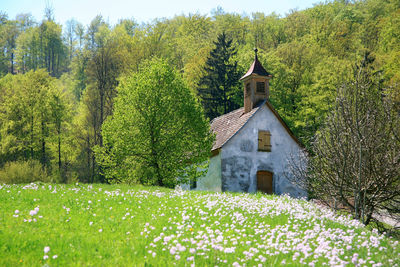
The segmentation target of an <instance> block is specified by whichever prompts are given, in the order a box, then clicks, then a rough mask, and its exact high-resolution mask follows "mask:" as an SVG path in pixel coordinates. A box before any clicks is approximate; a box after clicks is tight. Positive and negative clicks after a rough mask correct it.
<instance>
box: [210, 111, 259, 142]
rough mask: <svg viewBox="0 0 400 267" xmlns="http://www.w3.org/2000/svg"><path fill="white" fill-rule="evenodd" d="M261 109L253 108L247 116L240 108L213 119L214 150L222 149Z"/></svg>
mask: <svg viewBox="0 0 400 267" xmlns="http://www.w3.org/2000/svg"><path fill="white" fill-rule="evenodd" d="M259 108H260V107H256V108H253V109H252V110H251V111H250V112H247V113H245V114H243V112H244V108H239V109H236V110H234V111H232V112H229V113H227V114H224V115H222V116H219V117H217V118H215V119H213V120H212V121H211V130H212V131H213V132H214V133H215V135H216V137H215V143H214V145H213V147H212V150H215V149H218V148H221V147H222V146H223V145H224V144H225V143H226V142H227V141H228V140H229V139H231V137H232V136H234V135H235V133H237V132H238V131H239V130H240V129H241V128H242V127H243V125H245V123H246V122H247V121H248V120H249V119H250V118H251V116H253V114H254V113H256V111H257V110H258V109H259Z"/></svg>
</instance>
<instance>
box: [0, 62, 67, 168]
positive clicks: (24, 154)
mask: <svg viewBox="0 0 400 267" xmlns="http://www.w3.org/2000/svg"><path fill="white" fill-rule="evenodd" d="M0 88H2V92H0V93H2V94H1V95H2V97H1V98H0V155H1V157H0V158H1V161H0V164H2V163H4V161H16V160H33V159H37V160H40V162H41V164H42V166H43V168H44V167H50V163H51V159H52V158H57V162H58V165H59V168H61V146H62V141H63V139H62V136H61V134H62V132H63V126H64V122H65V120H66V115H67V114H66V112H67V109H66V100H65V97H64V95H63V93H62V92H61V90H59V88H58V87H57V86H56V83H55V79H54V78H52V77H50V76H49V74H48V73H47V72H46V71H45V70H43V69H42V70H37V71H30V72H28V73H26V74H17V75H11V74H8V75H7V76H5V77H4V78H2V79H1V80H0ZM52 142H54V143H56V145H55V146H56V147H57V149H55V150H54V154H53V153H51V149H49V147H51V145H52Z"/></svg>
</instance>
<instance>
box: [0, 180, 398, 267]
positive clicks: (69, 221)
mask: <svg viewBox="0 0 400 267" xmlns="http://www.w3.org/2000/svg"><path fill="white" fill-rule="evenodd" d="M70 265H73V266H76V265H78V266H79V265H84V266H121V265H122V266H124V265H125V266H144V265H147V266H301V265H306V266H324V265H325V266H400V244H399V242H398V241H396V240H393V239H388V238H386V237H384V236H382V235H379V234H377V233H376V232H375V231H369V230H367V229H366V228H364V227H363V226H362V225H361V224H360V223H359V222H357V221H355V220H351V219H350V218H349V217H346V216H338V215H335V214H334V213H333V212H331V211H330V210H324V209H322V210H321V209H320V208H318V207H317V206H315V205H314V204H312V203H310V202H307V201H305V200H297V199H292V198H290V197H288V196H280V197H278V196H266V195H262V194H239V193H210V192H208V193H207V192H195V191H189V192H188V191H182V190H180V189H176V190H168V189H162V188H157V187H142V186H135V187H130V186H121V185H119V186H114V185H113V186H111V185H86V184H85V185H83V184H76V185H54V184H29V185H0V266H70Z"/></svg>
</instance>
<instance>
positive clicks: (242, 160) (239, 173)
mask: <svg viewBox="0 0 400 267" xmlns="http://www.w3.org/2000/svg"><path fill="white" fill-rule="evenodd" d="M258 130H267V131H270V133H271V145H272V148H271V152H260V151H258ZM299 150H300V147H299V145H298V144H297V143H296V142H295V141H294V140H293V138H292V137H291V136H290V135H289V133H288V132H287V131H286V129H285V128H284V127H283V126H282V124H281V123H280V121H279V120H278V119H277V118H276V117H275V115H274V114H273V113H272V111H271V110H270V109H269V108H268V107H267V106H266V105H263V106H262V107H261V108H260V110H258V111H257V112H256V113H255V114H254V115H253V117H252V118H251V119H250V120H249V121H248V122H247V123H246V124H245V126H244V127H243V128H242V129H241V130H240V131H239V132H238V133H236V135H234V136H233V137H232V138H231V139H230V140H229V141H228V142H227V143H226V144H225V145H224V146H223V147H222V149H221V152H220V154H219V156H220V157H221V160H220V164H221V189H222V191H233V192H256V191H257V171H260V170H265V171H270V172H272V173H273V174H274V175H273V189H274V193H275V194H284V193H289V194H290V195H292V196H295V197H302V196H306V192H304V191H303V190H300V189H299V188H297V187H296V186H294V185H292V184H291V183H290V182H289V181H288V180H287V179H286V178H285V175H284V172H285V171H287V170H288V169H287V159H288V155H290V154H296V153H298V152H299ZM214 171H215V170H214Z"/></svg>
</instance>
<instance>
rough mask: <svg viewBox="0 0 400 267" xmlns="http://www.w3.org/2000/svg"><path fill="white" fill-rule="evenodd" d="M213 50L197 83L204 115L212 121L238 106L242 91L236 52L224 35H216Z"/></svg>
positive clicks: (230, 41)
mask: <svg viewBox="0 0 400 267" xmlns="http://www.w3.org/2000/svg"><path fill="white" fill-rule="evenodd" d="M214 44H215V48H214V49H213V50H212V51H211V52H210V56H209V57H208V58H207V62H206V66H205V67H204V71H205V75H204V76H203V77H202V78H201V79H200V82H199V89H198V91H199V96H200V98H201V100H202V103H203V106H204V110H205V112H206V115H207V116H208V117H209V118H210V119H213V118H215V117H217V116H219V115H222V114H225V113H227V112H230V111H232V110H234V109H236V108H238V107H239V106H240V103H241V101H240V102H239V99H240V100H241V99H242V97H241V96H242V91H241V90H240V88H239V78H240V76H239V72H238V71H237V62H236V61H234V60H233V58H234V57H235V55H236V50H235V48H234V47H233V46H232V40H228V39H227V37H226V35H225V33H222V34H220V35H218V38H217V41H216V42H214Z"/></svg>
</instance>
